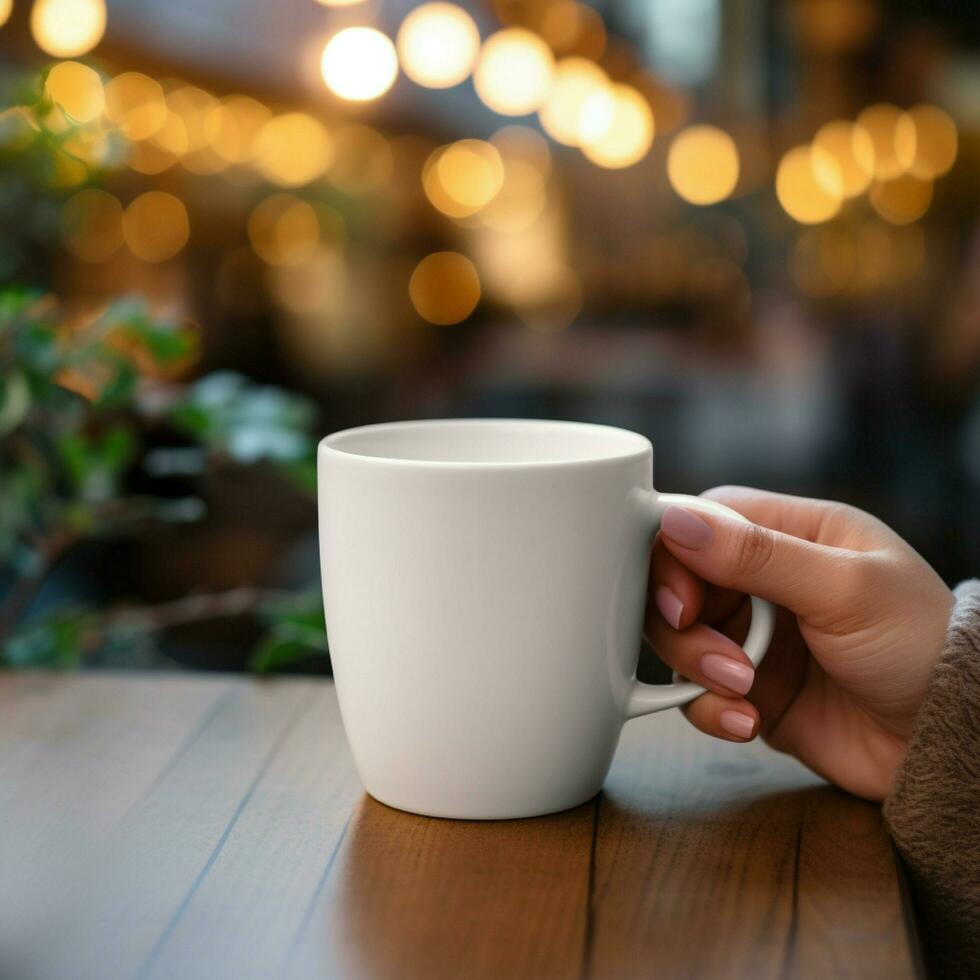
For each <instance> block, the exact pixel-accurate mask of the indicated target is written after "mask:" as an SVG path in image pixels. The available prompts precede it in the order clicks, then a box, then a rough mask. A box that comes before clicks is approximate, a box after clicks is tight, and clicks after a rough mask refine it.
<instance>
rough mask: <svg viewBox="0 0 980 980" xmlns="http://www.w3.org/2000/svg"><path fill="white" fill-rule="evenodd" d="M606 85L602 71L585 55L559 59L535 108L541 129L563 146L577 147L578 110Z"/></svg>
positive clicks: (578, 137)
mask: <svg viewBox="0 0 980 980" xmlns="http://www.w3.org/2000/svg"><path fill="white" fill-rule="evenodd" d="M608 85H609V79H608V77H607V76H606V73H605V72H604V71H603V70H602V69H601V68H600V67H599V66H598V65H597V64H596V63H595V62H593V61H589V60H588V59H586V58H562V60H561V61H559V62H558V64H557V65H556V66H555V73H554V80H553V83H552V86H551V91H550V93H549V94H548V98H547V99H546V100H545V102H544V105H542V106H541V108H540V109H539V110H538V118H539V119H540V120H541V125H542V126H543V127H544V130H545V132H546V133H547V134H548V135H549V136H550V137H551V138H552V139H553V140H555V141H556V142H558V143H564V144H565V146H578V145H579V143H580V142H581V137H580V133H579V130H580V128H581V125H582V110H583V108H584V107H585V104H586V102H588V100H589V98H590V97H591V96H593V95H595V94H596V92H599V91H602V90H604V89H606V88H607V87H608Z"/></svg>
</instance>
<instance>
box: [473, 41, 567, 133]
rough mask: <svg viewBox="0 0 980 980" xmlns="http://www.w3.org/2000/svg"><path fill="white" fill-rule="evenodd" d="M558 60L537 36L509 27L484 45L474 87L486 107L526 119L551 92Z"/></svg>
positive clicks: (478, 62)
mask: <svg viewBox="0 0 980 980" xmlns="http://www.w3.org/2000/svg"><path fill="white" fill-rule="evenodd" d="M554 70H555V59H554V57H553V56H552V54H551V49H550V48H549V47H548V45H547V44H545V43H544V41H542V40H541V38H539V37H538V36H537V35H536V34H532V33H531V32H530V31H527V30H525V29H524V28H522V27H506V28H504V29H503V30H501V31H497V33H496V34H492V35H491V36H490V37H488V38H487V40H486V41H485V42H484V44H483V48H482V50H481V51H480V58H479V60H478V61H477V64H476V70H475V71H474V72H473V85H474V88H475V89H476V94H477V95H478V96H479V97H480V99H481V100H482V101H483V104H484V105H486V106H487V107H488V108H490V109H492V110H493V111H494V112H498V113H500V115H502V116H526V115H527V114H528V113H531V112H534V111H535V110H536V109H538V108H540V106H541V105H542V104H543V103H544V101H545V99H547V97H548V93H549V92H550V90H551V83H552V78H553V75H554Z"/></svg>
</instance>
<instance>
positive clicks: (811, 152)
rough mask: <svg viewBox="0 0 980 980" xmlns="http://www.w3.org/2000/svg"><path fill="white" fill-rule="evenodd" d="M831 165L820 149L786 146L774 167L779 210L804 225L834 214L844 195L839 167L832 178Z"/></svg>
mask: <svg viewBox="0 0 980 980" xmlns="http://www.w3.org/2000/svg"><path fill="white" fill-rule="evenodd" d="M815 155H816V156H817V158H818V159H817V163H816V164H814V156H815ZM835 167H836V164H835V163H834V160H833V158H832V157H831V156H830V154H828V153H825V152H824V151H822V150H819V149H814V148H812V147H810V146H807V145H802V146H796V147H793V149H791V150H789V151H788V152H787V153H786V154H785V155H784V156H783V158H782V160H780V161H779V167H778V168H777V170H776V196H777V197H778V198H779V203H780V204H781V205H782V206H783V210H784V211H785V212H786V213H787V214H788V215H789V216H790V217H791V218H793V219H794V220H795V221H798V222H800V224H804V225H813V224H819V223H821V222H823V221H829V220H830V219H831V218H832V217H834V215H835V214H837V212H838V211H839V210H840V207H841V202H842V201H843V199H844V190H843V180H842V178H841V177H840V172H839V171H837V177H836V179H833V174H834V172H835ZM818 172H819V173H820V175H821V176H820V179H818V178H817V173H818Z"/></svg>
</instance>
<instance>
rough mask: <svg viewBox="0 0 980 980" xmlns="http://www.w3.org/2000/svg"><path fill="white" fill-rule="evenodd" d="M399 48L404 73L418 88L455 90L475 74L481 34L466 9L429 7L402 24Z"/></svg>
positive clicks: (418, 9)
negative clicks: (471, 74)
mask: <svg viewBox="0 0 980 980" xmlns="http://www.w3.org/2000/svg"><path fill="white" fill-rule="evenodd" d="M397 48H398V58H399V61H400V63H401V67H402V71H404V72H405V74H406V75H407V76H408V77H409V78H410V79H411V80H412V81H413V82H415V83H416V84H417V85H422V86H424V87H426V88H437V89H438V88H451V87H452V86H453V85H458V84H459V83H460V82H462V81H464V80H465V79H467V78H468V77H469V75H470V72H472V71H473V66H474V64H475V63H476V59H477V55H478V54H479V52H480V32H479V30H478V29H477V26H476V23H475V21H474V20H473V18H472V17H471V16H470V15H469V14H468V13H467V12H466V11H465V10H463V9H462V7H458V6H456V4H454V3H425V4H422V6H421V7H416V8H415V10H413V11H412V12H411V13H410V14H409V15H408V16H407V17H406V18H405V20H404V21H402V25H401V27H400V28H399V29H398V38H397Z"/></svg>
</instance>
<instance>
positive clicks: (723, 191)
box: [667, 126, 739, 204]
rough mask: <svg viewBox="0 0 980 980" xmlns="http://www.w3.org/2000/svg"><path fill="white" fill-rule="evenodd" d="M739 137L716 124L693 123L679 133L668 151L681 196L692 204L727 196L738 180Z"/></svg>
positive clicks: (670, 171)
mask: <svg viewBox="0 0 980 980" xmlns="http://www.w3.org/2000/svg"><path fill="white" fill-rule="evenodd" d="M738 175H739V159H738V148H737V147H736V146H735V141H734V140H733V139H732V138H731V136H729V135H728V133H726V132H725V131H724V130H722V129H718V128H717V127H716V126H691V127H690V128H689V129H685V130H684V131H683V132H681V133H678V135H677V136H675V137H674V140H673V142H672V143H671V144H670V150H669V151H668V153H667V176H668V178H669V179H670V185H671V187H673V188H674V190H675V191H676V192H677V194H678V196H680V197H682V198H683V199H684V200H685V201H688V202H689V203H691V204H716V203H717V202H718V201H723V200H725V198H726V197H728V196H729V195H730V194H731V193H732V191H734V190H735V185H736V184H737V183H738Z"/></svg>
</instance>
